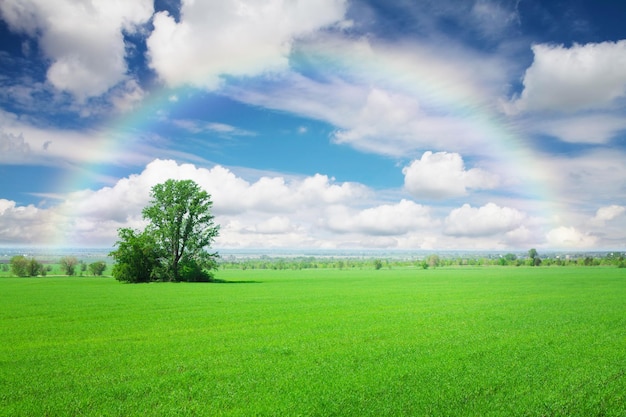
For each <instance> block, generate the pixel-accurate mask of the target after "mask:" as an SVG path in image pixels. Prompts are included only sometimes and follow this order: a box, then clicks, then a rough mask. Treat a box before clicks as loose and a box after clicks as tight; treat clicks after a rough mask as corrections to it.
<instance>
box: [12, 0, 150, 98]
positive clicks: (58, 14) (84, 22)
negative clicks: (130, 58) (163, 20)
mask: <svg viewBox="0 0 626 417" xmlns="http://www.w3.org/2000/svg"><path fill="white" fill-rule="evenodd" d="M153 11H154V9H153V2H152V1H151V0H118V1H99V2H89V3H76V2H75V1H71V0H27V1H22V0H6V1H3V2H0V13H2V17H3V18H4V20H5V21H6V22H7V23H8V25H9V28H10V29H11V30H13V31H17V32H22V33H26V34H28V35H30V36H33V37H37V38H38V40H39V44H40V47H41V49H42V51H43V52H44V54H45V55H46V56H47V57H48V58H49V59H50V62H51V64H50V67H49V68H48V72H47V80H48V81H49V82H50V83H51V84H52V85H54V86H55V87H56V88H57V89H59V90H62V91H67V92H69V93H71V94H73V95H74V96H75V97H77V98H78V99H79V100H81V101H82V100H85V99H86V98H89V97H94V96H99V95H102V94H103V93H105V92H107V91H108V90H109V89H110V88H111V87H113V86H115V85H116V84H118V83H120V82H123V81H125V80H127V78H128V76H127V65H126V61H125V56H126V51H125V48H126V46H125V44H124V36H123V32H124V31H125V32H134V31H136V30H137V28H138V26H139V25H142V24H144V23H146V22H147V21H148V19H150V17H151V16H152V13H153Z"/></svg>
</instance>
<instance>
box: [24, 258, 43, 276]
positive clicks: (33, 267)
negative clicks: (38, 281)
mask: <svg viewBox="0 0 626 417" xmlns="http://www.w3.org/2000/svg"><path fill="white" fill-rule="evenodd" d="M28 275H30V276H31V277H36V276H38V275H41V276H46V270H45V269H44V267H43V265H42V264H41V263H40V262H38V261H37V260H36V259H35V258H30V260H29V261H28Z"/></svg>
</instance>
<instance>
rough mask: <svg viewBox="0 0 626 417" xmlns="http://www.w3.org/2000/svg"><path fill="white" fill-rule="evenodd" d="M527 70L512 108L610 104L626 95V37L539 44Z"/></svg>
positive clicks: (575, 107) (571, 108)
mask: <svg viewBox="0 0 626 417" xmlns="http://www.w3.org/2000/svg"><path fill="white" fill-rule="evenodd" d="M532 50H533V53H534V54H535V58H534V61H533V63H532V65H531V66H530V67H529V68H528V69H527V70H526V73H525V74H524V79H523V83H524V90H523V91H522V94H521V96H520V97H518V98H516V99H515V100H513V101H512V103H511V104H512V106H513V107H512V108H510V109H509V110H510V111H541V110H557V111H576V110H581V109H592V108H607V107H609V106H611V105H612V104H613V103H614V101H615V100H616V99H618V98H622V97H624V96H626V71H624V68H626V40H621V41H618V42H602V43H588V44H586V45H578V44H574V45H573V46H572V47H570V48H566V47H564V46H563V45H546V44H537V45H533V47H532Z"/></svg>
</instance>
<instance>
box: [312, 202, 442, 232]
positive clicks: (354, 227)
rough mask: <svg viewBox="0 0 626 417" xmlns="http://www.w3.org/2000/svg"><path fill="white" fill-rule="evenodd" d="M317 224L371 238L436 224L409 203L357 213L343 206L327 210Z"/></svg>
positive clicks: (368, 209) (418, 208)
mask: <svg viewBox="0 0 626 417" xmlns="http://www.w3.org/2000/svg"><path fill="white" fill-rule="evenodd" d="M321 223H322V224H323V225H324V226H325V227H326V228H328V229H330V230H332V231H334V232H338V233H363V234H366V235H374V236H397V235H403V234H405V233H408V232H410V231H412V230H415V229H423V228H429V227H434V226H436V225H437V221H436V220H433V219H432V218H431V217H430V210H429V209H428V208H427V207H425V206H422V205H420V204H416V203H414V202H412V201H409V200H401V201H400V202H399V203H397V204H383V205H380V206H376V207H372V208H367V209H364V210H361V211H357V212H355V211H354V210H351V209H349V208H348V207H345V206H333V207H329V208H328V209H327V211H326V215H325V218H324V219H323V220H322V222H321Z"/></svg>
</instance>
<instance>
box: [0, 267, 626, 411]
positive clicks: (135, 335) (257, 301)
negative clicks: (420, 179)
mask: <svg viewBox="0 0 626 417" xmlns="http://www.w3.org/2000/svg"><path fill="white" fill-rule="evenodd" d="M218 278H220V279H223V280H226V281H246V282H240V283H230V284H227V283H224V284H170V283H159V284H138V285H129V284H121V283H118V282H117V281H114V280H113V279H111V278H76V277H75V278H56V277H53V278H51V277H49V278H3V279H0V341H1V344H0V415H11V416H20V415H22V416H32V415H109V416H118V415H119V416H131V415H154V416H163V415H189V416H191V415H207V416H219V415H241V416H250V415H276V416H289V415H319V416H329V415H342V416H345V415H348V416H350V415H351V416H365V415H371V416H383V415H393V416H396V415H464V416H472V415H473V416H541V415H546V416H623V415H625V414H626V374H625V373H626V331H625V329H626V275H625V274H624V270H623V269H616V268H610V269H601V268H554V269H552V268H477V269H470V268H463V269H435V270H432V269H431V270H426V271H424V270H416V269H406V270H395V269H394V270H380V271H374V270H370V271H368V270H358V271H357V270H344V271H339V270H302V271H269V270H262V271H259V270H247V271H235V270H232V271H220V273H219V274H218ZM250 281H253V282H250Z"/></svg>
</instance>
